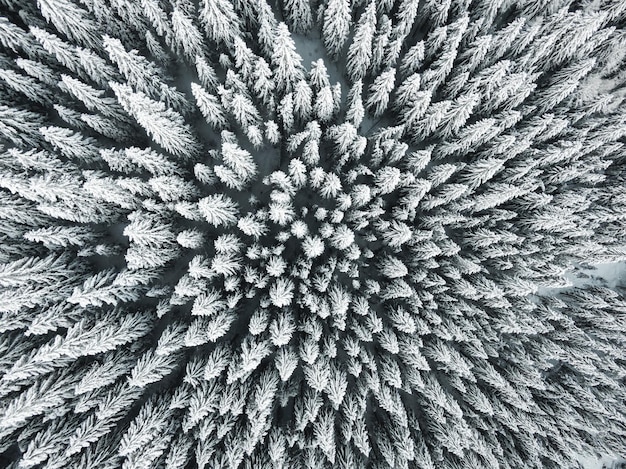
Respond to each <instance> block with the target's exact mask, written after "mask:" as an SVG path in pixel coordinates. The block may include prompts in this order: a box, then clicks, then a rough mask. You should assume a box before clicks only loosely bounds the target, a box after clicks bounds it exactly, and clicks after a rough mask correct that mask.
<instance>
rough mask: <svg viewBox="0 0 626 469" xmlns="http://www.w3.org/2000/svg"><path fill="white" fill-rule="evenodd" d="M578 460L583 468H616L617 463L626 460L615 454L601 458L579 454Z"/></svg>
mask: <svg viewBox="0 0 626 469" xmlns="http://www.w3.org/2000/svg"><path fill="white" fill-rule="evenodd" d="M579 462H580V464H582V466H583V468H584V469H604V468H607V469H613V468H616V469H617V464H618V463H620V462H626V459H621V458H617V457H615V456H605V457H603V458H601V459H598V458H596V457H595V456H581V457H580V459H579Z"/></svg>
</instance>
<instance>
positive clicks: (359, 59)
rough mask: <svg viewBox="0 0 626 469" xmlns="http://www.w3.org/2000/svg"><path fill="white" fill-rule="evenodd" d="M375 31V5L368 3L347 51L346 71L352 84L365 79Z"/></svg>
mask: <svg viewBox="0 0 626 469" xmlns="http://www.w3.org/2000/svg"><path fill="white" fill-rule="evenodd" d="M375 31H376V4H375V3H374V2H370V4H369V5H368V6H367V9H366V10H365V12H363V14H362V15H361V17H360V18H359V21H358V23H357V26H356V30H355V32H354V38H353V39H352V43H351V44H350V47H349V49H348V61H347V62H346V69H347V71H348V75H349V76H350V79H351V80H352V81H353V82H356V81H357V80H361V79H363V78H364V77H365V73H366V71H367V70H368V68H369V65H370V60H371V57H372V39H373V38H374V33H375Z"/></svg>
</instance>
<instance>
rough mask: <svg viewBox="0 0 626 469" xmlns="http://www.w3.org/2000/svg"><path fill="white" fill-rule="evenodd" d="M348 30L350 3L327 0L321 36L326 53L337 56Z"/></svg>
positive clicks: (343, 0) (346, 0) (345, 0)
mask: <svg viewBox="0 0 626 469" xmlns="http://www.w3.org/2000/svg"><path fill="white" fill-rule="evenodd" d="M349 31H350V3H349V2H348V0H327V1H326V2H325V5H324V18H323V23H322V38H323V40H324V46H325V47H326V50H327V51H328V54H329V55H330V56H331V57H333V58H337V57H338V56H339V53H340V52H341V50H342V49H343V46H344V44H345V42H346V40H347V39H348V33H349Z"/></svg>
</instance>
